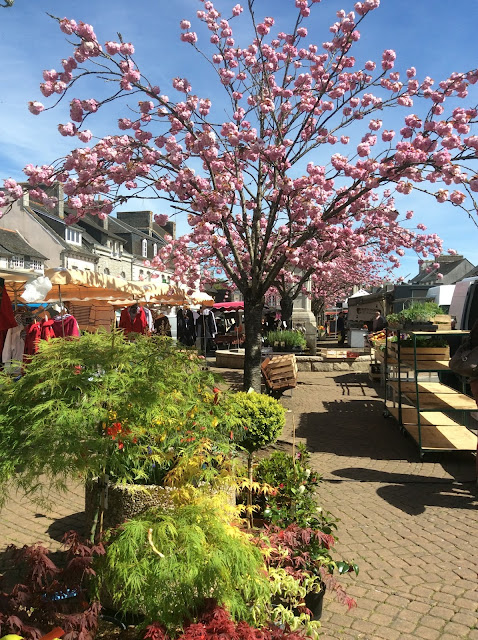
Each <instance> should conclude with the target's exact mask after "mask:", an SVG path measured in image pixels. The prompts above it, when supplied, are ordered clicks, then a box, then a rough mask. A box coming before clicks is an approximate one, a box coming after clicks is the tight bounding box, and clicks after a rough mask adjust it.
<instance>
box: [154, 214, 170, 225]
mask: <svg viewBox="0 0 478 640" xmlns="http://www.w3.org/2000/svg"><path fill="white" fill-rule="evenodd" d="M168 220H169V217H168V216H167V215H166V214H164V213H160V214H157V215H155V216H154V221H155V222H156V224H159V226H160V227H164V225H165V224H166V223H167V222H168Z"/></svg>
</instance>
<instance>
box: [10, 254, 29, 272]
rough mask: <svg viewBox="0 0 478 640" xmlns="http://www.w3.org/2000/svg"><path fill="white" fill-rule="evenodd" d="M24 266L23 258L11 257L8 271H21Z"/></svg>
mask: <svg viewBox="0 0 478 640" xmlns="http://www.w3.org/2000/svg"><path fill="white" fill-rule="evenodd" d="M24 266H25V260H24V258H23V256H12V257H11V258H10V260H9V261H8V268H9V269H23V268H24Z"/></svg>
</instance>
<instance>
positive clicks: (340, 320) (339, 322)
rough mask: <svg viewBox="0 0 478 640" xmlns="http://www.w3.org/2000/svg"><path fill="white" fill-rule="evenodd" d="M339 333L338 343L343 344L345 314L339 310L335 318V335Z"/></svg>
mask: <svg viewBox="0 0 478 640" xmlns="http://www.w3.org/2000/svg"><path fill="white" fill-rule="evenodd" d="M339 334H340V338H339V344H345V315H344V312H343V311H341V312H340V313H339V316H338V318H337V337H338V335H339Z"/></svg>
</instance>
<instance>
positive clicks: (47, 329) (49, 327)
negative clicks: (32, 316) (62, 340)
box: [41, 320, 55, 340]
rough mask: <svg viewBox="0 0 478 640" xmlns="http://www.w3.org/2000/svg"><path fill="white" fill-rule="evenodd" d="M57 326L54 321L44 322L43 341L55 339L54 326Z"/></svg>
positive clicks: (42, 325) (42, 329) (42, 326)
mask: <svg viewBox="0 0 478 640" xmlns="http://www.w3.org/2000/svg"><path fill="white" fill-rule="evenodd" d="M54 324H55V321H54V320H43V321H42V323H41V339H42V340H50V339H51V338H54V337H55V331H54V329H53V325H54Z"/></svg>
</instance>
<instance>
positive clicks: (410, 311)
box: [387, 302, 441, 331]
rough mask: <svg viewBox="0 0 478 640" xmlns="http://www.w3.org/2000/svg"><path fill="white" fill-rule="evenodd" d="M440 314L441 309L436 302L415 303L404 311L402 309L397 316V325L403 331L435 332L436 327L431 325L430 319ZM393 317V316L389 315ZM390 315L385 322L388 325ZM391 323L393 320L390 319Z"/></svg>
mask: <svg viewBox="0 0 478 640" xmlns="http://www.w3.org/2000/svg"><path fill="white" fill-rule="evenodd" d="M440 312H441V307H440V306H439V305H438V304H436V302H415V303H414V304H412V305H410V306H409V307H407V308H406V309H402V310H401V311H400V312H399V313H398V314H396V315H397V318H398V323H399V325H400V326H402V327H403V328H404V329H409V330H412V329H414V330H415V331H420V330H424V331H436V330H437V326H436V325H433V324H432V322H431V319H432V318H434V317H435V316H436V315H437V314H439V313H440ZM390 315H392V316H393V315H394V314H390ZM390 315H388V316H387V322H389V323H390ZM392 322H394V318H393V317H392Z"/></svg>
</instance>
